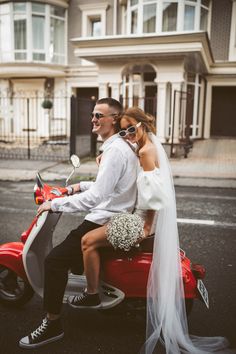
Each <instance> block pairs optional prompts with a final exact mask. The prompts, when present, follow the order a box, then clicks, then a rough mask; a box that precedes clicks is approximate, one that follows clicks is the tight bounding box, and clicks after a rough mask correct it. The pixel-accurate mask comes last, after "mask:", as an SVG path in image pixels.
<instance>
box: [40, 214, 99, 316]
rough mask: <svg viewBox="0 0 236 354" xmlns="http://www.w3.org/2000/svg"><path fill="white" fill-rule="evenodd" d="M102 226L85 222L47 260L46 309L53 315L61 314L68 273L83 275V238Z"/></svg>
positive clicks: (45, 268) (45, 275) (45, 276)
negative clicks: (74, 272)
mask: <svg viewBox="0 0 236 354" xmlns="http://www.w3.org/2000/svg"><path fill="white" fill-rule="evenodd" d="M100 226H101V225H98V224H95V223H93V222H91V221H87V220H84V221H83V222H82V224H81V225H80V226H79V227H78V228H77V229H75V230H72V231H71V232H70V234H69V235H68V236H67V238H66V239H65V240H64V241H63V242H62V243H61V244H60V245H58V246H56V247H55V248H53V249H52V251H51V252H50V253H49V254H48V256H47V257H46V258H45V263H44V309H45V310H46V311H47V312H49V313H52V314H59V313H60V311H61V307H62V302H63V297H64V292H65V288H66V284H67V281H68V271H69V269H72V271H74V270H76V273H78V274H82V273H83V255H82V249H81V238H82V237H83V236H84V235H85V234H86V233H87V232H88V231H91V230H94V229H96V228H98V227H100Z"/></svg>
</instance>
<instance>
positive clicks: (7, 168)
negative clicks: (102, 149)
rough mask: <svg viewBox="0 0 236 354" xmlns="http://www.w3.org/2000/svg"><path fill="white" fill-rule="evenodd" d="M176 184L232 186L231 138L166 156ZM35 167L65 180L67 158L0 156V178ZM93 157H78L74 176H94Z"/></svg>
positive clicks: (234, 151)
mask: <svg viewBox="0 0 236 354" xmlns="http://www.w3.org/2000/svg"><path fill="white" fill-rule="evenodd" d="M170 164H171V169H172V173H173V177H174V183H175V185H176V186H199V187H217V188H236V143H235V140H233V139H221V140H218V141H217V140H212V139H211V141H209V140H206V141H199V142H195V144H194V149H193V151H192V152H191V153H190V154H189V157H188V158H186V159H185V158H183V157H182V158H178V159H171V160H170ZM37 171H40V173H41V176H42V177H43V179H44V180H45V181H56V180H65V179H66V178H67V177H68V176H69V174H70V172H71V171H72V166H71V164H70V162H69V161H68V163H61V162H52V161H31V160H30V161H29V160H0V180H2V181H30V180H34V179H35V175H36V173H37ZM96 173H97V165H96V163H95V161H90V160H89V161H82V163H81V166H80V168H79V169H77V170H76V173H75V175H74V176H76V175H77V176H79V178H80V179H81V178H83V177H85V178H87V177H91V176H92V177H93V176H96Z"/></svg>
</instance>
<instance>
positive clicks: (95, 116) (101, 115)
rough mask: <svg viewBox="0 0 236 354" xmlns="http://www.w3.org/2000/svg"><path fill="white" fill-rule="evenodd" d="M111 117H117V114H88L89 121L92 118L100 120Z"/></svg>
mask: <svg viewBox="0 0 236 354" xmlns="http://www.w3.org/2000/svg"><path fill="white" fill-rule="evenodd" d="M112 116H117V113H110V114H102V113H91V114H90V117H91V119H93V118H96V119H100V118H105V117H112Z"/></svg>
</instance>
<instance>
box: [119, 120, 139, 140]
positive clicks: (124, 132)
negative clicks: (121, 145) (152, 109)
mask: <svg viewBox="0 0 236 354" xmlns="http://www.w3.org/2000/svg"><path fill="white" fill-rule="evenodd" d="M140 125H141V122H139V123H137V124H136V125H132V126H131V127H129V128H127V129H126V130H120V131H119V133H118V134H119V136H121V137H122V138H125V137H126V135H128V134H135V133H136V131H137V128H138V127H140Z"/></svg>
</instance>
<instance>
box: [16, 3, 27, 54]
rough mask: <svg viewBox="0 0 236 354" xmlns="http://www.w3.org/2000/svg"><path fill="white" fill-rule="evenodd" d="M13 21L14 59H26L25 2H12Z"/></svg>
mask: <svg viewBox="0 0 236 354" xmlns="http://www.w3.org/2000/svg"><path fill="white" fill-rule="evenodd" d="M13 21H14V48H15V59H16V60H26V56H27V37H26V36H27V18H26V4H25V3H14V4H13Z"/></svg>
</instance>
